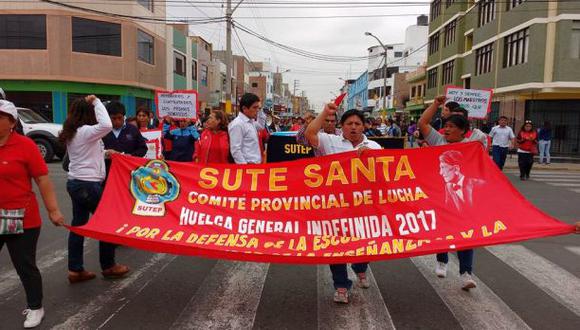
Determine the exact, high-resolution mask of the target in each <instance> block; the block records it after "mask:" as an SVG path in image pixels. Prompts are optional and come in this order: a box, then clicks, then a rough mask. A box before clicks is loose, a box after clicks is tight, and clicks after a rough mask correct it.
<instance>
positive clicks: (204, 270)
mask: <svg viewBox="0 0 580 330" xmlns="http://www.w3.org/2000/svg"><path fill="white" fill-rule="evenodd" d="M50 169H51V175H52V176H53V179H54V181H55V183H56V186H57V190H58V195H59V200H60V203H61V207H62V209H63V211H64V213H65V216H66V217H67V219H70V217H71V208H70V200H69V197H68V195H67V194H66V190H65V173H64V172H63V171H62V170H61V169H60V164H59V163H52V164H50ZM506 175H507V176H508V177H509V179H510V180H511V181H512V182H513V183H514V184H515V185H516V187H517V189H518V190H519V191H520V192H521V193H522V194H523V195H525V196H526V198H528V199H529V200H530V201H531V202H532V203H533V204H534V205H535V206H536V207H538V208H540V209H542V210H543V211H545V212H546V213H548V214H551V215H553V216H555V217H557V218H559V219H562V220H563V221H566V222H569V223H572V222H574V221H577V220H579V219H580V203H579V201H580V172H574V171H557V172H556V171H548V170H546V169H545V168H541V169H534V170H532V175H531V176H532V177H531V180H529V181H524V182H522V181H520V180H519V178H518V174H517V173H516V172H515V171H514V170H507V171H506ZM490 207H493V205H490ZM522 221H525V219H522ZM66 237H67V232H66V230H64V229H62V228H55V227H53V226H52V225H50V224H48V223H45V225H44V227H43V232H42V234H41V239H40V244H39V248H38V264H39V267H40V268H41V272H42V275H43V279H44V295H45V299H44V305H45V309H46V312H47V316H46V318H45V320H44V322H43V323H42V326H41V328H42V329H53V328H54V329H101V328H102V329H166V328H187V329H208V328H213V329H228V328H236V329H250V328H255V329H302V330H306V329H390V328H398V329H460V328H464V329H500V328H502V329H527V328H533V329H575V330H577V329H580V235H568V236H563V237H556V238H548V239H539V240H534V241H530V242H525V243H522V244H514V245H503V246H496V247H490V248H485V249H479V250H477V251H476V258H475V271H474V274H475V276H476V281H477V283H478V287H477V289H474V290H472V291H470V292H464V291H462V290H460V289H459V279H458V274H457V267H458V266H457V262H456V259H453V258H452V260H451V264H450V272H449V276H448V277H447V278H445V279H439V278H437V277H435V275H434V274H433V268H434V264H435V258H434V256H425V257H418V258H413V259H402V260H394V261H388V262H379V263H373V264H372V265H371V272H370V273H371V274H372V278H371V280H372V281H371V282H372V286H371V288H370V289H368V290H364V291H363V290H361V289H358V288H355V289H354V290H353V293H352V299H353V302H352V303H351V304H350V305H347V306H343V305H336V304H334V303H333V302H332V293H333V288H332V284H331V279H330V271H329V269H328V267H327V266H318V267H317V266H290V265H275V264H270V265H268V264H254V263H236V262H227V261H217V260H209V259H200V258H191V257H176V256H172V255H164V254H152V253H147V252H143V251H137V250H133V249H129V248H123V247H121V248H119V250H118V261H119V262H122V263H126V264H128V265H130V266H131V267H132V269H133V272H132V273H131V275H130V276H129V277H128V278H126V279H123V280H118V281H107V280H103V279H102V278H101V277H98V278H97V279H96V280H93V281H90V282H88V283H82V284H77V285H69V284H68V282H67V280H66V256H67V252H66ZM5 250H6V249H4V250H3V251H2V252H1V253H0V320H1V322H0V329H18V328H21V326H22V321H23V318H22V316H21V315H20V313H21V312H22V310H23V309H24V306H25V298H24V292H23V289H22V287H21V284H20V282H19V280H18V277H17V276H16V274H15V272H14V271H13V268H12V266H11V264H10V262H9V257H8V253H7V251H5ZM85 255H86V266H87V269H89V270H93V271H97V270H98V249H97V245H96V244H95V242H94V241H89V242H88V243H87V247H86V253H85Z"/></svg>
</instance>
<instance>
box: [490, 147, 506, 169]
mask: <svg viewBox="0 0 580 330" xmlns="http://www.w3.org/2000/svg"><path fill="white" fill-rule="evenodd" d="M507 154H508V148H507V147H500V146H492V148H491V155H492V157H493V161H494V162H495V163H496V165H497V167H499V169H500V170H503V166H504V165H505V159H506V158H507Z"/></svg>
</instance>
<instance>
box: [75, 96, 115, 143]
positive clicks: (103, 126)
mask: <svg viewBox="0 0 580 330" xmlns="http://www.w3.org/2000/svg"><path fill="white" fill-rule="evenodd" d="M85 100H86V101H87V102H89V103H91V104H92V105H93V107H94V108H95V117H96V118H97V124H96V125H92V126H83V127H82V130H78V131H77V134H78V135H81V136H84V138H86V139H87V140H88V141H96V140H99V139H101V138H103V137H104V136H105V135H107V134H108V133H109V132H110V131H111V130H112V129H113V123H111V118H110V117H109V114H108V113H107V109H106V108H105V106H104V105H103V103H102V102H101V100H99V99H98V98H97V97H96V96H94V95H89V96H87V97H86V98H85Z"/></svg>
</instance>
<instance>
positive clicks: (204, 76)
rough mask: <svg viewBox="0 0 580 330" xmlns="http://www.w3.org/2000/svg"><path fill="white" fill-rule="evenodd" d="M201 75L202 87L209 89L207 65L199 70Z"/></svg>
mask: <svg viewBox="0 0 580 330" xmlns="http://www.w3.org/2000/svg"><path fill="white" fill-rule="evenodd" d="M199 75H200V79H201V85H202V86H206V87H207V65H205V64H202V65H201V69H200V70H199Z"/></svg>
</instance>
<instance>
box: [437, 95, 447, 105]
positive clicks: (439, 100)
mask: <svg viewBox="0 0 580 330" xmlns="http://www.w3.org/2000/svg"><path fill="white" fill-rule="evenodd" d="M445 101H447V97H446V96H445V95H439V96H437V97H436V98H435V103H437V104H438V105H443V104H445Z"/></svg>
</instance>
